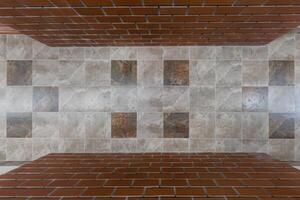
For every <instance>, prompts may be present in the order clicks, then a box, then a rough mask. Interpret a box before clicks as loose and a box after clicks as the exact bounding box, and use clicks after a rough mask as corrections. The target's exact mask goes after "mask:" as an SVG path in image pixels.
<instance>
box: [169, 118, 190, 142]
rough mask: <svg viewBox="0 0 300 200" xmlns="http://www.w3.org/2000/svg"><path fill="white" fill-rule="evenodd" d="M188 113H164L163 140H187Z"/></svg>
mask: <svg viewBox="0 0 300 200" xmlns="http://www.w3.org/2000/svg"><path fill="white" fill-rule="evenodd" d="M188 137H189V113H164V138H188Z"/></svg>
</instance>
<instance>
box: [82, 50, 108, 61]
mask: <svg viewBox="0 0 300 200" xmlns="http://www.w3.org/2000/svg"><path fill="white" fill-rule="evenodd" d="M84 55H85V59H91V60H109V59H110V48H109V47H86V48H84Z"/></svg>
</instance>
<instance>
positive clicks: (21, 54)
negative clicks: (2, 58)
mask: <svg viewBox="0 0 300 200" xmlns="http://www.w3.org/2000/svg"><path fill="white" fill-rule="evenodd" d="M32 41H33V40H32V39H31V38H30V37H28V36H25V35H22V34H18V35H7V42H6V58H7V59H9V60H11V59H18V60H20V59H26V60H27V59H32Z"/></svg>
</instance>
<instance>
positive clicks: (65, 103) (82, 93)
mask: <svg viewBox="0 0 300 200" xmlns="http://www.w3.org/2000/svg"><path fill="white" fill-rule="evenodd" d="M85 97H86V88H77V87H60V88H59V110H60V111H62V112H81V111H85V109H86V103H85Z"/></svg>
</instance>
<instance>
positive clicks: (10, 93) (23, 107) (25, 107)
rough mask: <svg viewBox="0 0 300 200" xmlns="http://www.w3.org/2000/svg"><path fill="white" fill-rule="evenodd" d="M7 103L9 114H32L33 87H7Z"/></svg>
mask: <svg viewBox="0 0 300 200" xmlns="http://www.w3.org/2000/svg"><path fill="white" fill-rule="evenodd" d="M6 103H7V111H8V112H31V111H32V87H7V89H6Z"/></svg>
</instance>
